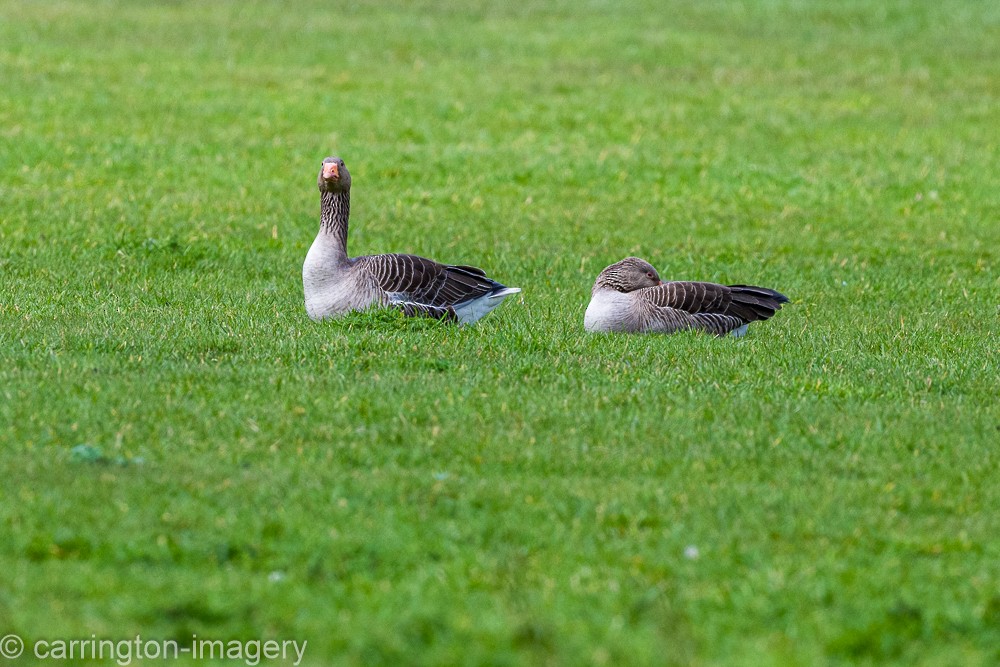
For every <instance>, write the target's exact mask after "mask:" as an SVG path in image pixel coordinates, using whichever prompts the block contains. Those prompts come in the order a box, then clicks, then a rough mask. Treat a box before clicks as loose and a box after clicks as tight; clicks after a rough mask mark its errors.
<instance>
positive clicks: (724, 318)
mask: <svg viewBox="0 0 1000 667" xmlns="http://www.w3.org/2000/svg"><path fill="white" fill-rule="evenodd" d="M643 292H644V293H646V294H648V295H649V297H650V299H651V300H652V301H653V302H654V303H655V304H656V305H657V306H661V307H665V308H674V309H677V310H682V311H684V312H686V313H690V314H691V315H693V316H694V319H695V321H697V322H698V325H699V326H700V327H703V328H704V329H705V330H707V331H709V332H711V333H715V334H717V335H720V336H721V335H724V334H726V333H728V332H729V331H732V330H733V329H736V328H738V327H740V326H742V325H744V324H748V323H750V322H757V321H759V320H766V319H768V318H769V317H771V316H772V315H774V313H775V312H776V311H777V310H779V309H780V308H781V304H783V303H787V302H788V297H786V296H785V295H784V294H781V293H780V292H776V291H774V290H771V289H767V288H765V287H755V286H752V285H729V286H726V285H717V284H715V283H702V282H686V281H675V282H668V283H663V284H662V285H659V286H657V287H649V288H646V289H645V290H643Z"/></svg>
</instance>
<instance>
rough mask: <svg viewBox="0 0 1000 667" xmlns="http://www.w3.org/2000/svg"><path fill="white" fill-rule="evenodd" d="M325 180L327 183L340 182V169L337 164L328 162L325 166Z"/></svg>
mask: <svg viewBox="0 0 1000 667" xmlns="http://www.w3.org/2000/svg"><path fill="white" fill-rule="evenodd" d="M323 180H325V181H337V180H340V167H338V166H337V163H336V162H328V163H326V164H324V165H323Z"/></svg>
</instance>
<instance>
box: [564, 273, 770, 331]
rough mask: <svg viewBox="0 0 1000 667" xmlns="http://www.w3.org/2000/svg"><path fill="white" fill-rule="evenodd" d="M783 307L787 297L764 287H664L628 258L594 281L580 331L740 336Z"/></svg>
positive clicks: (692, 284) (671, 284) (670, 284)
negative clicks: (692, 330) (687, 331)
mask: <svg viewBox="0 0 1000 667" xmlns="http://www.w3.org/2000/svg"><path fill="white" fill-rule="evenodd" d="M783 303H788V297H786V296H785V295H784V294H781V293H779V292H775V291H774V290H772V289H767V288H766V287H753V286H751V285H729V286H726V285H716V284H715V283H699V282H667V283H665V282H663V281H662V280H660V275H659V274H658V273H657V272H656V269H654V268H653V266H652V265H651V264H650V263H649V262H647V261H645V260H642V259H639V258H638V257H626V258H625V259H623V260H621V261H620V262H616V263H614V264H612V265H611V266H609V267H608V268H606V269H604V270H603V271H601V273H600V275H598V276H597V281H596V282H595V283H594V289H593V291H592V292H591V297H590V304H589V305H588V306H587V312H586V314H585V315H584V316H583V328H584V329H586V330H587V331H593V332H607V331H623V332H628V333H645V332H649V333H674V332H676V331H683V330H685V329H695V330H698V331H704V332H706V333H711V334H715V335H716V336H725V335H726V334H732V335H734V336H742V335H743V334H745V333H746V330H747V327H748V326H749V325H750V323H751V322H757V321H758V320H766V319H768V318H769V317H771V316H772V315H774V313H775V312H776V311H778V310H780V309H781V304H783Z"/></svg>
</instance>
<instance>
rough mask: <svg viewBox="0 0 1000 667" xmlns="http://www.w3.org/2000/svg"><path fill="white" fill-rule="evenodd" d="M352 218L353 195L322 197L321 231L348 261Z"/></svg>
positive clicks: (327, 193) (335, 194)
mask: <svg viewBox="0 0 1000 667" xmlns="http://www.w3.org/2000/svg"><path fill="white" fill-rule="evenodd" d="M350 216H351V193H350V191H349V190H347V191H343V192H324V193H322V195H321V196H320V216H319V231H320V236H323V237H324V238H325V239H327V241H328V242H329V243H330V244H331V246H332V247H333V249H334V250H335V251H336V253H337V254H338V255H340V256H341V257H342V258H343V259H344V260H346V259H347V221H348V219H349V218H350Z"/></svg>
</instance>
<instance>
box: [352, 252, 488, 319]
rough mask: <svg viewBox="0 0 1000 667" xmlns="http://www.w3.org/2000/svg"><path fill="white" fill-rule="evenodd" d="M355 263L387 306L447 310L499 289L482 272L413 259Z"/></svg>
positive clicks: (394, 257) (371, 258) (382, 258)
mask: <svg viewBox="0 0 1000 667" xmlns="http://www.w3.org/2000/svg"><path fill="white" fill-rule="evenodd" d="M356 262H357V265H356V266H357V267H358V270H361V271H363V272H365V273H367V274H368V275H369V276H371V278H372V279H373V280H374V282H375V285H376V287H377V288H378V289H380V290H382V291H383V292H385V293H386V295H387V297H388V298H389V301H390V302H406V303H409V304H411V305H412V306H414V307H417V306H432V307H437V308H448V307H450V306H455V305H458V304H461V303H464V302H466V301H469V300H471V299H476V298H478V297H481V296H483V295H485V294H488V293H490V292H492V291H494V290H496V289H498V288H502V287H503V285H501V284H500V283H498V282H496V281H495V280H490V279H489V278H487V277H486V272H485V271H483V270H482V269H477V268H476V267H473V266H449V265H445V264H439V263H438V262H435V261H433V260H430V259H426V258H424V257H418V256H416V255H402V254H387V255H368V256H366V257H358V258H357V260H356ZM431 316H433V315H431Z"/></svg>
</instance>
